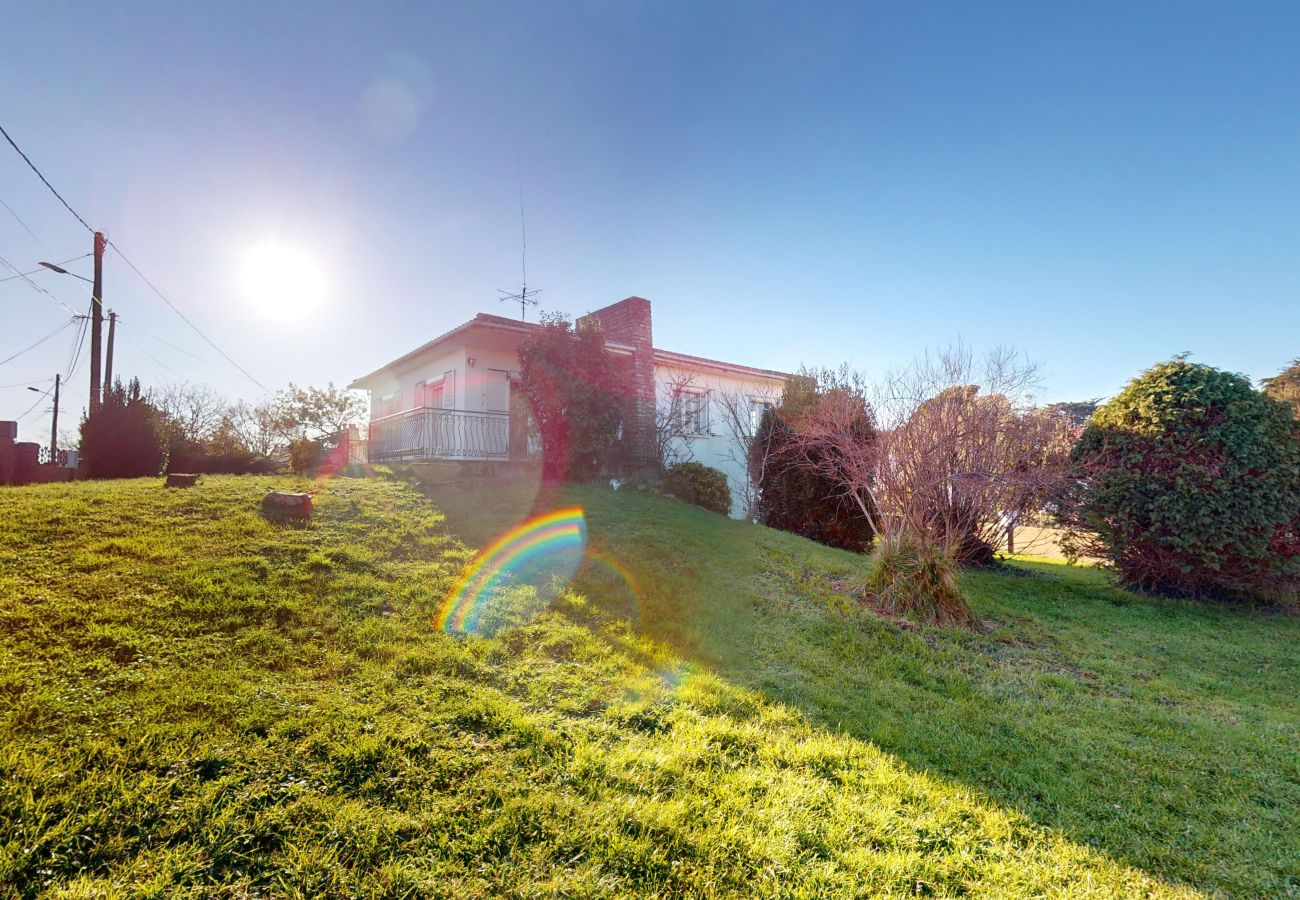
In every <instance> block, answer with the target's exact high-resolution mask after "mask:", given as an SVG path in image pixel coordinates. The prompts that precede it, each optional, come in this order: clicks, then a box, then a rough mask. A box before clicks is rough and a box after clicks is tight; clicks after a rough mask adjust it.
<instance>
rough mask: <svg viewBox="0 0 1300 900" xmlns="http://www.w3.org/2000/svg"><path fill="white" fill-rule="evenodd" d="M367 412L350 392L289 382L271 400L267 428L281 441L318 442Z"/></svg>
mask: <svg viewBox="0 0 1300 900" xmlns="http://www.w3.org/2000/svg"><path fill="white" fill-rule="evenodd" d="M365 413H366V404H365V401H364V400H362V399H361V397H360V396H359V395H357V394H356V393H355V392H353V391H349V390H346V389H343V388H336V387H335V386H334V383H333V382H330V383H329V384H328V385H327V386H326V387H323V388H318V387H305V388H303V387H298V386H297V385H296V384H293V383H292V382H290V384H289V387H288V388H287V389H286V390H283V391H280V392H279V393H278V394H276V395H275V397H274V398H273V399H272V400H271V403H270V409H269V419H270V423H269V424H270V428H271V429H272V431H273V432H274V433H276V434H277V435H278V436H279V437H280V438H281V439H283V440H285V441H293V440H302V439H306V440H314V441H320V440H322V439H325V438H329V437H331V436H333V435H336V434H338V433H339V432H341V431H344V430H346V429H347V427H348V426H349V425H352V424H354V423H356V422H357V421H358V420H360V419H361V418H363V417H364V416H365Z"/></svg>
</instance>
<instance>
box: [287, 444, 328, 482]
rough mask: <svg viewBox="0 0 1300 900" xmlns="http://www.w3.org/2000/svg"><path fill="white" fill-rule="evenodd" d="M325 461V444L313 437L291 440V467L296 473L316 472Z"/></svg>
mask: <svg viewBox="0 0 1300 900" xmlns="http://www.w3.org/2000/svg"><path fill="white" fill-rule="evenodd" d="M324 461H325V445H324V444H322V443H321V442H320V441H317V440H312V439H311V438H298V439H297V440H294V441H290V442H289V468H290V469H292V470H293V473H294V474H295V475H305V474H307V473H309V472H315V471H316V470H317V469H319V468H320V467H321V463H323V462H324Z"/></svg>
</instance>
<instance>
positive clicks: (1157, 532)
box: [1063, 359, 1300, 600]
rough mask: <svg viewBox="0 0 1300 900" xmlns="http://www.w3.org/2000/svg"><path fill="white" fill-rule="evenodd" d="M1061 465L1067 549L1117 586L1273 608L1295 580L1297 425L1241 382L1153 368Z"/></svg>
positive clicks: (1103, 412) (1299, 515) (1199, 368)
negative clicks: (1109, 568) (1265, 602)
mask: <svg viewBox="0 0 1300 900" xmlns="http://www.w3.org/2000/svg"><path fill="white" fill-rule="evenodd" d="M1071 459H1072V460H1073V462H1074V463H1075V465H1076V467H1077V470H1076V475H1077V478H1076V480H1075V481H1074V487H1073V490H1072V493H1071V495H1070V496H1069V497H1068V498H1067V499H1066V503H1065V506H1064V510H1063V512H1064V517H1065V519H1066V523H1067V525H1068V526H1069V532H1070V533H1069V535H1068V538H1067V542H1066V548H1067V551H1069V552H1072V553H1074V554H1087V555H1095V556H1100V557H1103V558H1106V559H1109V560H1111V561H1112V562H1113V563H1114V565H1115V567H1116V570H1117V572H1118V574H1119V577H1120V580H1121V581H1122V582H1123V583H1124V584H1126V585H1129V586H1131V587H1136V588H1139V589H1142V590H1149V591H1159V592H1170V593H1177V594H1183V595H1189V596H1218V597H1237V598H1240V597H1256V598H1262V599H1271V600H1278V599H1281V598H1282V595H1284V594H1286V593H1289V592H1290V591H1292V590H1294V588H1295V585H1296V583H1297V580H1300V427H1298V426H1297V423H1296V421H1295V420H1294V419H1293V418H1292V416H1291V412H1290V410H1289V408H1288V407H1287V406H1286V405H1285V404H1283V403H1280V402H1277V401H1275V400H1273V399H1272V398H1270V397H1267V396H1265V395H1264V394H1262V393H1260V392H1258V391H1256V390H1255V389H1254V388H1252V387H1251V384H1250V382H1249V381H1248V380H1247V379H1246V378H1244V377H1243V376H1241V375H1234V374H1231V373H1229V372H1223V371H1220V370H1218V369H1214V368H1211V367H1209V366H1203V365H1197V364H1193V363H1189V362H1187V361H1185V360H1183V359H1175V360H1172V361H1170V362H1167V363H1162V364H1161V365H1158V366H1155V367H1153V368H1151V369H1149V370H1147V371H1146V372H1144V373H1143V374H1142V375H1140V376H1138V377H1137V378H1136V379H1134V380H1133V381H1131V382H1130V383H1129V384H1128V386H1127V387H1125V388H1124V390H1123V391H1122V392H1120V394H1119V395H1118V396H1116V397H1115V398H1114V399H1113V400H1111V401H1110V402H1109V403H1107V404H1105V405H1104V406H1102V407H1101V408H1099V409H1098V410H1097V412H1096V413H1095V414H1094V415H1093V416H1092V419H1091V420H1090V421H1089V423H1088V425H1087V427H1086V428H1085V429H1084V431H1083V434H1082V435H1081V436H1080V438H1079V440H1078V442H1077V443H1076V444H1075V446H1074V449H1073V451H1072V453H1071Z"/></svg>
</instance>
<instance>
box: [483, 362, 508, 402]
mask: <svg viewBox="0 0 1300 900" xmlns="http://www.w3.org/2000/svg"><path fill="white" fill-rule="evenodd" d="M483 402H484V408H485V409H487V411H488V412H509V411H510V373H509V372H505V371H502V370H500V369H488V372H487V381H486V382H485V384H484V385H483Z"/></svg>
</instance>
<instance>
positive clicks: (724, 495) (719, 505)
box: [663, 462, 731, 516]
mask: <svg viewBox="0 0 1300 900" xmlns="http://www.w3.org/2000/svg"><path fill="white" fill-rule="evenodd" d="M663 491H664V493H665V494H672V495H673V496H674V497H677V498H678V499H680V500H685V501H686V502H687V503H692V504H694V505H696V506H701V507H703V508H704V509H707V510H711V511H713V512H715V513H722V514H723V515H724V516H725V515H730V513H731V488H730V487H729V486H728V485H727V476H726V475H725V474H724V473H722V472H720V471H718V470H717V469H713V468H710V467H708V466H706V465H702V464H701V463H697V462H684V463H678V464H677V465H675V466H669V467H668V468H667V469H666V470H665V471H664V483H663Z"/></svg>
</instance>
